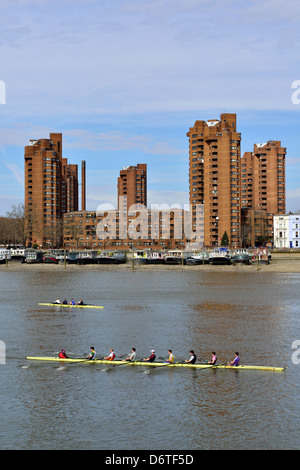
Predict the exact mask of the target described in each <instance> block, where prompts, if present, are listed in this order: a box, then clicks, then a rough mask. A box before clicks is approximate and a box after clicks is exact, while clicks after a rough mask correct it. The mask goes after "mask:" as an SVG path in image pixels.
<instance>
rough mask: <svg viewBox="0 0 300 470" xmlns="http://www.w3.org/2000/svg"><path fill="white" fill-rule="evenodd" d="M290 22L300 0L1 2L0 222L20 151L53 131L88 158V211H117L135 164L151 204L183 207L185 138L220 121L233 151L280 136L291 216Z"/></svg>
mask: <svg viewBox="0 0 300 470" xmlns="http://www.w3.org/2000/svg"><path fill="white" fill-rule="evenodd" d="M299 16H300V2H299V1H298V0H260V1H258V0H247V1H242V2H241V1H240V0H231V1H229V0H215V1H214V0H122V1H121V0H109V1H108V0H60V2H55V1H54V0H52V1H50V0H9V1H7V0H0V81H2V82H3V83H5V86H6V90H5V104H2V102H3V101H4V100H3V99H2V101H1V89H0V103H1V104H0V163H1V172H0V216H3V215H5V214H6V212H7V211H9V210H10V209H11V207H12V205H13V204H18V203H20V202H23V200H24V183H23V179H24V176H23V174H24V146H25V145H27V143H28V142H29V140H30V139H36V138H47V137H48V136H49V133H50V132H62V134H63V155H64V157H67V158H68V160H69V162H70V163H77V164H78V165H79V167H80V164H81V160H86V164H87V209H89V210H96V208H97V207H98V205H100V204H103V203H110V204H113V205H114V206H116V194H117V177H118V175H119V171H120V169H121V168H122V166H127V165H136V164H137V163H147V165H148V204H149V205H150V204H152V203H160V204H169V205H170V206H171V205H172V204H180V205H181V206H183V204H184V203H188V139H187V137H186V133H187V132H188V130H189V127H191V126H193V124H194V122H195V121H196V120H207V119H214V118H219V116H220V114H221V113H222V112H235V113H236V114H237V127H238V131H239V132H241V133H242V153H243V152H245V151H251V150H252V149H253V145H254V143H262V142H266V141H267V140H269V139H273V140H281V142H282V145H283V146H285V147H286V148H287V160H286V188H287V191H286V192H287V211H289V210H292V211H297V210H300V178H299V177H300V152H299V136H300V132H299V129H300V104H298V103H296V102H295V100H294V102H293V101H292V94H293V92H295V91H297V90H295V89H293V88H292V83H293V82H294V81H295V80H300V70H299V55H300V54H299V52H300V51H299V49H300V30H299V25H298V20H299ZM299 88H300V87H299ZM2 92H3V89H2ZM299 97H300V93H299Z"/></svg>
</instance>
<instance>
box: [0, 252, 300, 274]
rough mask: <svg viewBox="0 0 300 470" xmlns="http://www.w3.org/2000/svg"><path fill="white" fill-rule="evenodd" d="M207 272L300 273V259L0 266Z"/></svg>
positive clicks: (6, 268)
mask: <svg viewBox="0 0 300 470" xmlns="http://www.w3.org/2000/svg"><path fill="white" fill-rule="evenodd" d="M64 270H65V271H104V272H105V271H133V270H134V271H139V272H140V271H158V272H164V271H201V272H202V271H207V272H255V271H257V272H263V273H269V272H272V273H274V272H277V273H300V257H290V258H287V257H286V256H276V257H274V258H272V260H271V262H270V264H265V263H262V262H260V263H259V264H258V263H257V262H253V263H252V264H250V265H245V264H241V263H236V264H235V265H211V264H205V265H202V264H200V265H195V266H187V265H184V266H182V265H180V264H179V265H177V264H176V265H168V264H162V265H160V264H152V265H145V264H143V263H140V262H139V261H135V263H134V267H133V265H132V263H131V262H130V261H128V262H127V263H125V264H117V265H114V264H107V265H106V264H86V265H77V264H66V266H65V265H64V264H63V263H59V264H50V263H45V264H44V263H36V264H27V263H19V262H16V261H9V262H8V264H7V265H5V264H2V265H0V272H26V271H27V272H29V271H31V272H55V271H64Z"/></svg>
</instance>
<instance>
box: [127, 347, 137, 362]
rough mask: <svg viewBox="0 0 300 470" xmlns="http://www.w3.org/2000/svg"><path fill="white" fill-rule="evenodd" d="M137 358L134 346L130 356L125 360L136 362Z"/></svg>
mask: <svg viewBox="0 0 300 470" xmlns="http://www.w3.org/2000/svg"><path fill="white" fill-rule="evenodd" d="M135 358H136V352H135V348H132V349H131V354H130V356H129V357H126V359H125V361H130V362H134V361H135Z"/></svg>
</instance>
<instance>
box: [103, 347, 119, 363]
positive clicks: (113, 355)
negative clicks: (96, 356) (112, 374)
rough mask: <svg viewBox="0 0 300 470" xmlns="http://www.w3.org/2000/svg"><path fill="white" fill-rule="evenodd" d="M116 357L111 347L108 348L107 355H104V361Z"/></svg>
mask: <svg viewBox="0 0 300 470" xmlns="http://www.w3.org/2000/svg"><path fill="white" fill-rule="evenodd" d="M115 357H116V355H115V353H114V350H113V348H110V353H109V355H108V356H107V357H105V358H104V359H105V361H113V360H114V358H115Z"/></svg>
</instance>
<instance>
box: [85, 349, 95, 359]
mask: <svg viewBox="0 0 300 470" xmlns="http://www.w3.org/2000/svg"><path fill="white" fill-rule="evenodd" d="M86 358H87V359H89V360H90V361H94V360H95V359H96V351H95V348H94V346H91V347H90V354H89V355H88V356H87V357H86Z"/></svg>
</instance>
